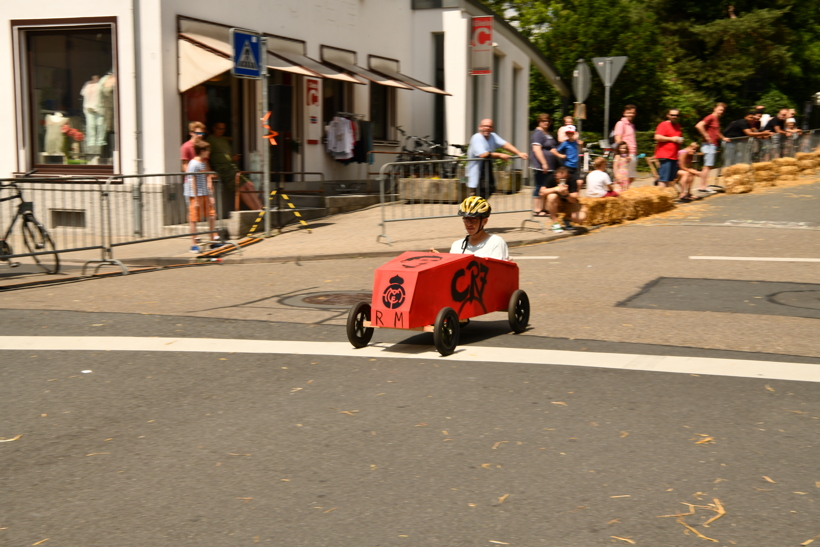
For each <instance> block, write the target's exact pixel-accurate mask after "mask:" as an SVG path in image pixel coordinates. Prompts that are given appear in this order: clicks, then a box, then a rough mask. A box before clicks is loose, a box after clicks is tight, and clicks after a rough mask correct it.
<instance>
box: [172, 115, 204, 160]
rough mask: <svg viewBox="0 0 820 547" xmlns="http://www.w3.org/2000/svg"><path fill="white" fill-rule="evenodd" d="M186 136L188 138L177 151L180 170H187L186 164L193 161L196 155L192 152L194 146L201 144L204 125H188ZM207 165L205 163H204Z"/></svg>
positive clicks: (196, 123) (199, 123) (193, 123)
mask: <svg viewBox="0 0 820 547" xmlns="http://www.w3.org/2000/svg"><path fill="white" fill-rule="evenodd" d="M188 135H190V138H189V139H188V140H187V141H185V142H184V143H182V146H181V147H180V149H179V155H180V159H181V160H182V170H183V171H187V170H188V162H189V161H191V160H192V159H194V156H196V153H195V152H194V145H195V144H197V143H201V142H202V141H203V139H204V138H205V135H207V133H206V132H205V124H204V123H202V122H191V123H189V124H188ZM206 163H207V162H206Z"/></svg>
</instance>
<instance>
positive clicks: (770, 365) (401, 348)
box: [0, 336, 820, 382]
mask: <svg viewBox="0 0 820 547" xmlns="http://www.w3.org/2000/svg"><path fill="white" fill-rule="evenodd" d="M2 350H7V351H8V350H19V351H35V350H36V351H166V352H192V353H255V354H269V355H328V356H335V357H369V358H374V357H378V358H387V359H415V360H417V361H418V360H419V359H430V360H439V361H440V360H446V361H451V362H463V361H479V362H483V363H524V364H533V365H563V366H573V367H597V368H610V369H620V370H644V371H653V372H672V373H678V374H704V375H714V376H734V377H739V378H765V379H768V380H795V381H800V382H820V365H811V364H805V363H783V362H774V361H752V360H744V359H715V358H711V357H675V356H668V355H635V354H628V353H593V352H576V351H558V350H545V349H522V348H498V347H484V346H459V347H458V348H456V353H454V354H453V355H450V356H449V357H441V356H440V355H439V354H438V353H437V352H435V351H432V350H431V349H426V348H425V346H418V345H410V344H393V345H391V344H384V343H383V344H374V345H370V346H368V347H365V348H361V349H354V348H353V347H352V346H351V345H350V344H349V343H347V342H308V341H305V342H303V341H288V340H238V339H219V338H137V337H126V336H110V337H106V336H88V337H74V336H0V351H2Z"/></svg>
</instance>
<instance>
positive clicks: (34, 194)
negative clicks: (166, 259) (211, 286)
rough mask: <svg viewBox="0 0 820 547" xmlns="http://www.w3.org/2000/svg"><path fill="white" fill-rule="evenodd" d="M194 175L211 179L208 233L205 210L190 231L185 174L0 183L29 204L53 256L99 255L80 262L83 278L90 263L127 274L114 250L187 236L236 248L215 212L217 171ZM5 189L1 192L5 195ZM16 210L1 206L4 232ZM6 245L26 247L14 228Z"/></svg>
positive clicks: (13, 205)
mask: <svg viewBox="0 0 820 547" xmlns="http://www.w3.org/2000/svg"><path fill="white" fill-rule="evenodd" d="M199 174H200V175H214V196H213V197H214V199H215V205H214V213H215V215H214V219H213V229H212V228H211V225H210V219H209V217H210V215H209V213H210V211H208V210H206V211H205V214H204V218H203V216H202V215H200V217H199V218H198V219H197V222H196V223H195V227H194V230H193V231H192V230H191V226H190V222H189V208H188V200H187V199H185V197H184V195H183V182H184V177H185V175H186V173H160V174H147V175H116V176H109V177H96V176H94V177H37V178H34V177H25V178H10V179H0V183H14V184H15V185H17V186H18V187H19V188H20V190H21V192H22V197H23V199H24V200H25V202H26V203H29V204H31V207H32V211H33V214H34V217H35V218H36V219H37V220H38V221H39V222H40V223H41V224H42V225H43V226H44V227H45V228H46V230H47V231H48V233H49V235H50V236H51V239H52V241H53V242H54V246H55V252H56V253H58V254H64V253H75V252H81V251H94V250H98V251H100V258H99V259H90V260H86V261H85V263H84V265H83V270H82V271H83V275H85V271H86V268H87V267H88V266H89V265H92V264H96V266H95V270H94V271H95V272H96V271H97V270H98V269H99V268H100V267H101V266H103V265H113V266H117V267H119V268H120V269H121V271H122V273H123V275H127V274H128V269H127V268H126V267H125V266H124V265H123V264H122V263H121V262H120V261H119V260H117V259H116V258H114V249H115V248H116V247H122V246H125V245H134V244H137V243H146V242H151V241H160V240H165V239H176V238H186V237H187V238H190V237H199V238H201V239H202V240H203V241H208V240H210V239H211V238H212V236H214V235H218V236H219V239H220V242H222V243H225V244H233V245H235V243H233V242H231V241H227V229H226V221H225V219H224V218H222V215H221V214H220V211H221V210H222V203H221V200H222V198H221V187H220V183H219V180H218V179H217V178H216V173H214V172H201V173H199ZM9 191H10V190H9V189H6V188H3V189H0V192H2V193H3V195H4V196H5V195H6V194H5V193H6V192H9ZM17 206H18V204H17V202H15V201H5V202H0V226H3V227H4V231H3V233H5V227H6V226H7V225H8V223H9V222H11V220H12V219H13V218H14V215H15V214H16V208H17ZM18 226H19V225H18ZM8 241H9V243H10V244H11V247H12V249H13V250H14V249H21V250H22V249H24V248H25V245H24V241H23V235H22V231H21V230H20V229H19V227H18V228H17V229H16V230H15V231H14V232H13V233H11V234H9V238H8ZM203 250H204V249H203ZM33 254H35V253H20V252H14V253H13V254H2V250H0V260H2V261H8V262H10V263H13V262H14V260H15V259H16V258H21V257H26V256H32V255H33ZM39 254H50V252H48V253H46V252H43V253H39Z"/></svg>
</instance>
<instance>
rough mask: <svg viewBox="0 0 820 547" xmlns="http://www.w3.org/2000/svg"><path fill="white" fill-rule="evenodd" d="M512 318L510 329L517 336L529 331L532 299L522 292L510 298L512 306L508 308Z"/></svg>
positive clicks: (513, 294) (516, 292)
mask: <svg viewBox="0 0 820 547" xmlns="http://www.w3.org/2000/svg"><path fill="white" fill-rule="evenodd" d="M507 314H508V315H509V318H510V328H511V329H512V331H513V332H514V333H516V334H519V333H522V332H524V331H525V330H527V324H528V323H529V321H530V298H529V297H528V296H527V293H525V292H524V291H522V290H520V289H519V290H517V291H515V292H514V293H512V296H511V297H510V306H509V307H508V308H507Z"/></svg>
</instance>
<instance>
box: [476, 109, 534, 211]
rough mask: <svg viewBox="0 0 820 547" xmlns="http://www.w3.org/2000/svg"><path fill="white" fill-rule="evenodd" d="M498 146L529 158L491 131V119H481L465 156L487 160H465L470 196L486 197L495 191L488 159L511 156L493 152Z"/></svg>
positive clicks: (490, 164)
mask: <svg viewBox="0 0 820 547" xmlns="http://www.w3.org/2000/svg"><path fill="white" fill-rule="evenodd" d="M498 148H503V149H504V150H509V151H510V152H512V153H513V154H515V155H516V156H518V157H520V158H521V159H523V160H526V159H528V158H529V156H527V154H525V153H524V152H521V151H519V150H518V149H517V148H516V147H515V146H513V145H512V144H510V143H508V142H507V141H505V140H504V139H502V138H501V137H499V136H498V135H497V134H496V133H493V121H492V120H490V119H485V120H481V123H480V124H479V125H478V133H476V134H475V135H473V136H472V138H470V147H469V148H468V149H467V158H485V159H486V160H487V161H468V162H467V186H468V187H469V188H470V195H471V196H474V195H479V196H481V197H483V198H485V199H486V198H488V197H490V194H492V193H493V192H494V191H495V177H493V162H492V161H490V160H494V159H496V160H505V161H506V160H510V159H511V158H512V156H509V155H507V154H502V153H501V152H495V150H496V149H498Z"/></svg>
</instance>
